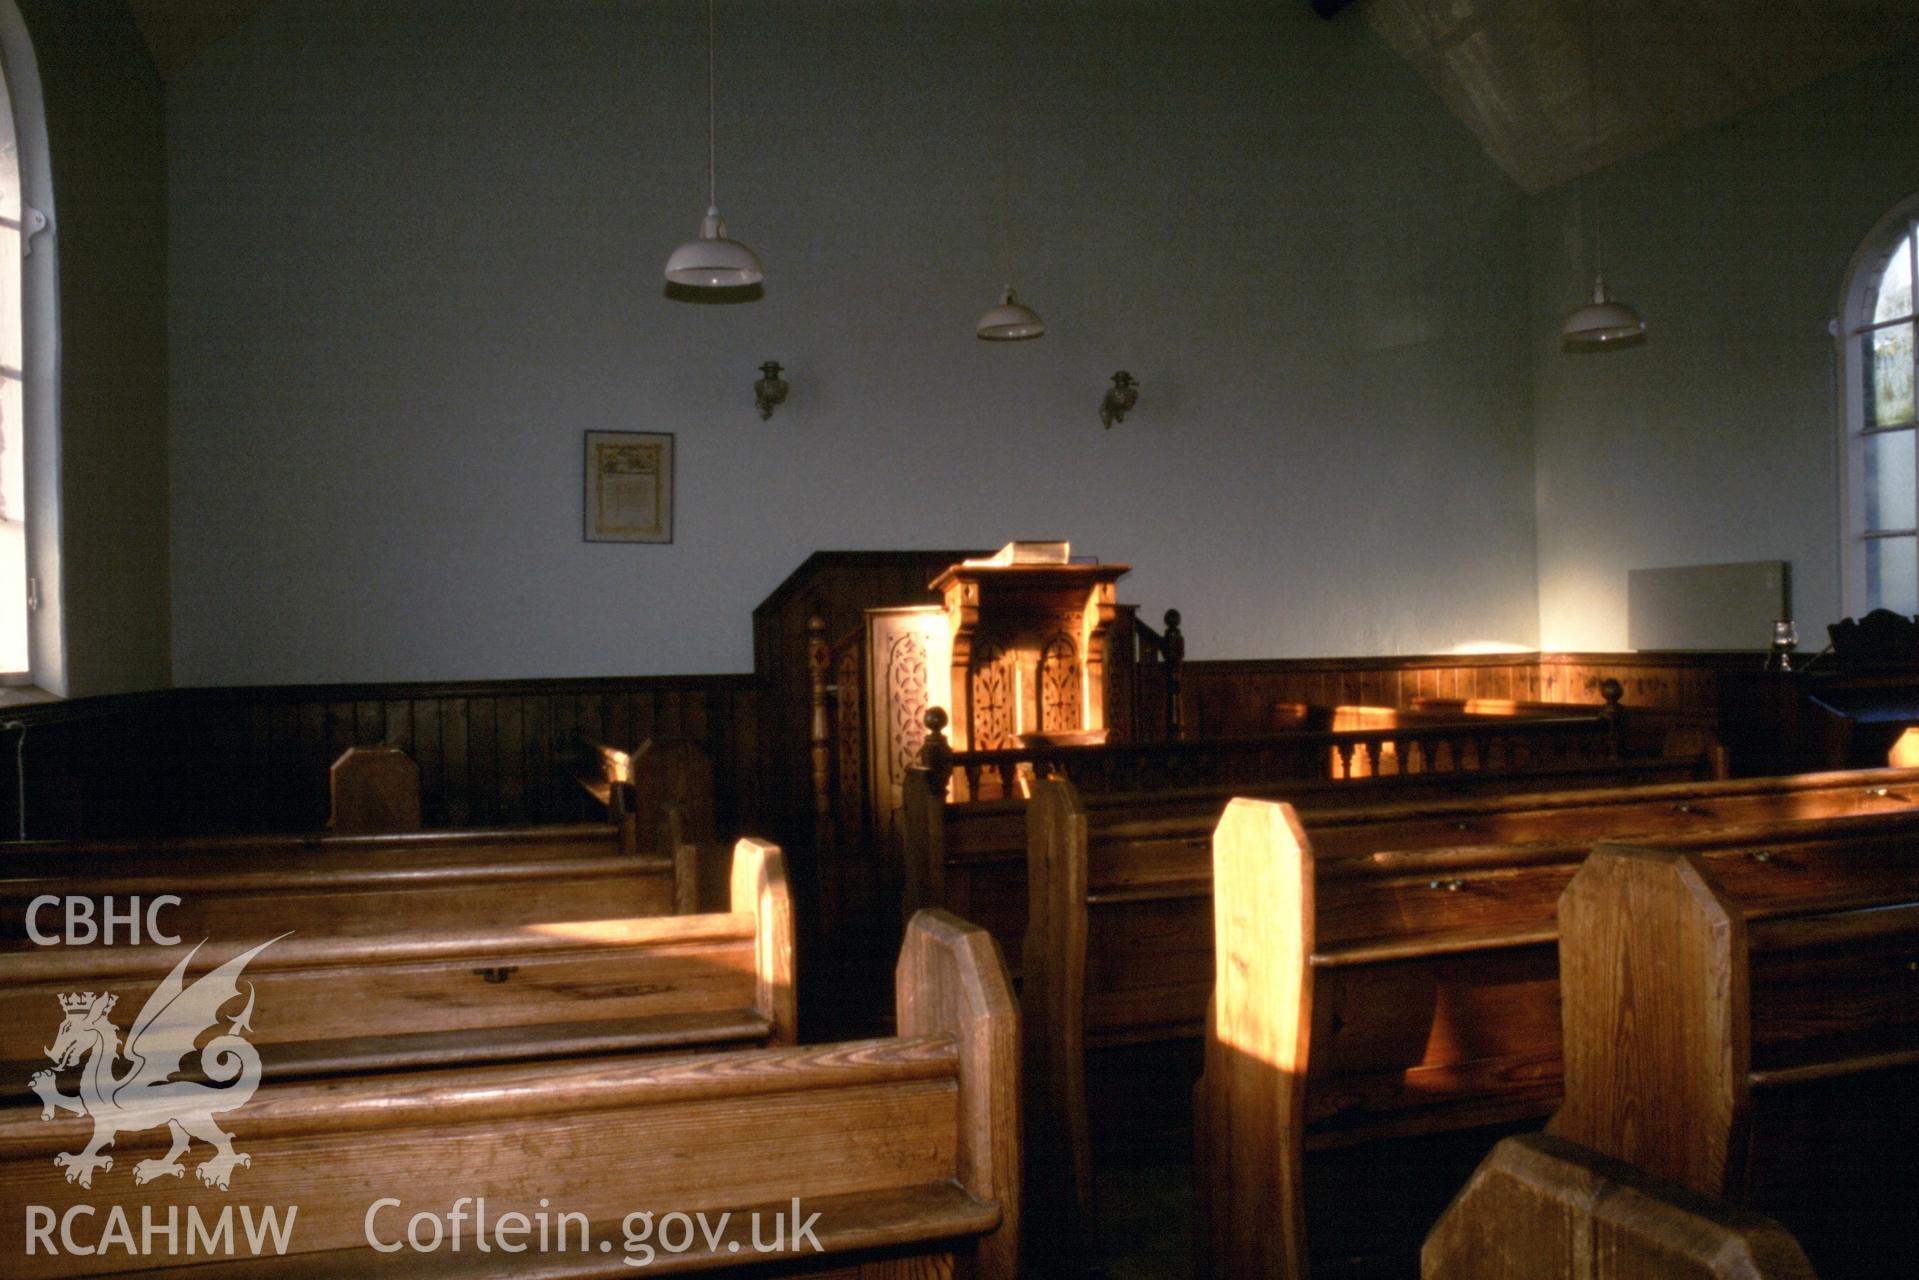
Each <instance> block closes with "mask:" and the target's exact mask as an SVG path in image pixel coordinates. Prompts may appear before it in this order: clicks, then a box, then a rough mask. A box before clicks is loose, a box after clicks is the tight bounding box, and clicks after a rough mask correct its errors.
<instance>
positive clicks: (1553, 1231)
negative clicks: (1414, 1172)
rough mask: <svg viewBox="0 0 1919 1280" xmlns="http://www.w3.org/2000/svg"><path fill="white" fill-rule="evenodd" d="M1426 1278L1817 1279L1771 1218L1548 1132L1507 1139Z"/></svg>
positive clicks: (1428, 1260) (1475, 1179)
mask: <svg viewBox="0 0 1919 1280" xmlns="http://www.w3.org/2000/svg"><path fill="white" fill-rule="evenodd" d="M1420 1276H1421V1280H1534V1278H1535V1277H1540V1276H1567V1277H1571V1276H1579V1277H1590V1280H1816V1277H1815V1276H1814V1274H1813V1270H1812V1264H1811V1263H1810V1262H1808V1261H1807V1259H1806V1255H1805V1252H1804V1251H1803V1250H1802V1249H1801V1248H1800V1247H1799V1243H1798V1242H1797V1241H1796V1240H1794V1239H1793V1237H1792V1235H1791V1234H1790V1233H1789V1232H1787V1231H1786V1229H1785V1228H1784V1227H1782V1226H1780V1225H1779V1224H1778V1223H1777V1222H1774V1221H1773V1220H1772V1219H1770V1218H1767V1217H1764V1216H1762V1215H1760V1214H1757V1213H1753V1212H1751V1211H1749V1210H1744V1209H1739V1208H1736V1207H1734V1206H1732V1205H1729V1204H1727V1203H1726V1202H1725V1201H1723V1200H1717V1199H1713V1198H1710V1197H1706V1196H1702V1195H1699V1194H1698V1193H1696V1192H1693V1191H1690V1190H1688V1189H1687V1188H1685V1187H1682V1186H1680V1185H1678V1184H1677V1183H1672V1182H1668V1181H1665V1180H1662V1179H1659V1178H1655V1177H1653V1176H1651V1175H1650V1174H1647V1173H1646V1172H1645V1171H1644V1170H1641V1169H1638V1168H1635V1167H1634V1166H1632V1165H1629V1164H1626V1163H1624V1162H1622V1161H1618V1160H1612V1159H1609V1158H1607V1157H1605V1156H1602V1155H1600V1154H1599V1153H1597V1152H1595V1151H1592V1150H1589V1149H1588V1148H1585V1147H1581V1146H1579V1145H1577V1144H1575V1143H1571V1142H1567V1141H1565V1140H1564V1139H1561V1138H1554V1137H1550V1136H1548V1135H1545V1134H1527V1135H1524V1136H1521V1137H1513V1138H1506V1139H1504V1140H1503V1141H1501V1142H1500V1143H1499V1144H1498V1145H1497V1146H1495V1147H1494V1148H1493V1150H1492V1153H1491V1154H1490V1155H1488V1156H1487V1157H1486V1159H1485V1160H1484V1161H1483V1162H1482V1163H1481V1164H1480V1166H1479V1168H1478V1169H1476V1170H1474V1171H1473V1175H1472V1178H1471V1179H1470V1180H1469V1181H1468V1182H1467V1183H1466V1186H1465V1187H1464V1188H1463V1189H1462V1190H1461V1191H1460V1193H1459V1195H1458V1196H1457V1197H1455V1198H1454V1200H1453V1202H1452V1204H1451V1205H1450V1206H1449V1207H1448V1208H1447V1210H1446V1212H1445V1214H1444V1216H1442V1217H1441V1218H1440V1220H1439V1222H1438V1223H1437V1224H1436V1225H1435V1226H1434V1227H1433V1229H1432V1232H1431V1233H1430V1234H1429V1235H1428V1236H1427V1237H1426V1243H1425V1247H1424V1248H1423V1249H1422V1250H1421V1251H1420Z"/></svg>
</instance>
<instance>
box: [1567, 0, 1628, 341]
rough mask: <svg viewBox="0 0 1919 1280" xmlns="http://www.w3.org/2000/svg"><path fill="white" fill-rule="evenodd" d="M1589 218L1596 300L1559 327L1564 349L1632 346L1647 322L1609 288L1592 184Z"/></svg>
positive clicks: (1594, 96)
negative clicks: (1591, 229)
mask: <svg viewBox="0 0 1919 1280" xmlns="http://www.w3.org/2000/svg"><path fill="white" fill-rule="evenodd" d="M1595 3H1596V0H1586V145H1587V147H1589V148H1592V149H1594V150H1597V148H1598V146H1599V83H1598V75H1597V72H1596V71H1595V64H1596V62H1597V60H1598V53H1597V51H1596V50H1597V45H1598V37H1597V35H1596V29H1595V27H1594V25H1593V5H1594V4H1595ZM1585 205H1586V216H1587V221H1588V222H1589V223H1590V224H1591V225H1592V228H1593V296H1592V301H1591V302H1588V303H1586V304H1585V305H1583V306H1580V307H1577V308H1575V309H1574V311H1573V313H1572V314H1571V315H1569V316H1567V317H1566V324H1565V327H1564V328H1562V329H1561V330H1560V331H1559V346H1560V349H1561V350H1562V351H1570V352H1582V351H1605V350H1607V349H1608V348H1611V347H1630V346H1635V345H1637V344H1639V343H1642V342H1644V341H1645V340H1646V322H1645V321H1644V320H1642V319H1641V318H1640V316H1639V313H1638V312H1637V311H1634V310H1633V309H1632V307H1630V306H1629V305H1627V304H1626V303H1624V302H1616V301H1614V300H1613V297H1612V295H1611V294H1610V293H1608V292H1607V290H1606V271H1605V260H1604V257H1603V255H1602V253H1601V251H1600V244H1599V224H1598V220H1597V218H1595V217H1594V216H1593V213H1592V207H1593V199H1592V193H1591V188H1590V186H1589V187H1588V189H1587V191H1586V193H1585Z"/></svg>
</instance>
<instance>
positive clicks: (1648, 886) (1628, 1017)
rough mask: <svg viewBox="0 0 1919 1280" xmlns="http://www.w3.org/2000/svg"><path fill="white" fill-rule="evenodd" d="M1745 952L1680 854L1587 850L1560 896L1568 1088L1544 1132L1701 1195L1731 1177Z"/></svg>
mask: <svg viewBox="0 0 1919 1280" xmlns="http://www.w3.org/2000/svg"><path fill="white" fill-rule="evenodd" d="M1649 939H1659V940H1660V944H1659V945H1657V946H1652V945H1635V944H1636V943H1644V942H1645V941H1647V940H1649ZM1745 952H1746V925H1745V918H1744V916H1743V915H1742V914H1741V913H1740V911H1739V910H1738V908H1737V907H1735V906H1734V905H1733V904H1732V903H1730V902H1729V901H1728V900H1727V899H1726V898H1725V897H1724V896H1723V895H1722V894H1721V893H1720V892H1719V890H1718V889H1717V888H1716V887H1715V886H1714V885H1713V884H1712V883H1711V882H1710V881H1708V880H1707V879H1706V878H1705V876H1704V875H1702V874H1701V873H1700V869H1699V867H1698V866H1697V865H1696V864H1695V863H1694V862H1693V860H1692V859H1691V858H1690V857H1689V856H1687V855H1686V854H1683V853H1678V852H1673V851H1668V850H1661V849H1649V848H1639V847H1634V846H1629V845H1616V844H1604V845H1600V846H1599V847H1598V848H1596V849H1594V850H1593V852H1592V855H1591V856H1590V857H1588V858H1587V859H1586V860H1585V862H1583V863H1582V864H1581V865H1580V868H1579V870H1578V871H1577V872H1576V873H1575V874H1574V875H1573V878H1572V880H1571V882H1570V883H1568V884H1567V886H1566V888H1565V891H1564V892H1563V893H1562V894H1561V895H1560V899H1559V989H1560V997H1561V1010H1562V1024H1561V1025H1562V1032H1561V1043H1562V1061H1563V1062H1564V1064H1565V1079H1566V1081H1567V1089H1566V1097H1565V1101H1564V1103H1563V1104H1562V1105H1561V1106H1560V1109H1559V1112H1558V1114H1557V1115H1555V1116H1554V1117H1553V1120H1552V1123H1551V1126H1550V1129H1549V1131H1550V1132H1551V1133H1553V1134H1556V1135H1558V1136H1559V1137H1562V1138H1565V1139H1567V1140H1569V1141H1571V1142H1576V1143H1579V1144H1581V1145H1582V1146H1586V1147H1589V1148H1592V1149H1595V1150H1598V1151H1602V1152H1605V1153H1606V1154H1608V1155H1612V1156H1615V1157H1617V1158H1619V1159H1622V1160H1625V1161H1627V1162H1629V1163H1631V1164H1633V1165H1636V1166H1638V1167H1640V1168H1643V1169H1645V1170H1647V1171H1648V1172H1649V1173H1651V1174H1653V1175H1654V1176H1656V1177H1661V1178H1666V1179H1670V1180H1672V1181H1674V1182H1677V1183H1679V1184H1681V1185H1683V1186H1687V1187H1691V1188H1692V1189H1694V1190H1695V1191H1699V1192H1701V1193H1703V1194H1707V1195H1722V1194H1725V1193H1726V1192H1727V1191H1728V1190H1730V1189H1731V1188H1732V1187H1733V1186H1735V1185H1737V1184H1738V1183H1739V1182H1741V1181H1742V1179H1743V1174H1744V1170H1743V1167H1742V1155H1741V1153H1742V1151H1743V1150H1744V1147H1745V1143H1744V1141H1743V1135H1744V1133H1745V1131H1746V1127H1747V1124H1748V1121H1749V1118H1750V1110H1751V1089H1750V1085H1749V1083H1748V1078H1749V1069H1750V1063H1749V1061H1748V1060H1747V1057H1748V1054H1749V1053H1750V1041H1749V1039H1748V1037H1747V1036H1746V1035H1744V1034H1743V1030H1742V1029H1743V1028H1744V1027H1745V1026H1746V1025H1747V1024H1748V1022H1749V1020H1750V1017H1751V1014H1750V1005H1751V992H1750V990H1749V986H1748V973H1747V969H1746V966H1745V964H1744V955H1745Z"/></svg>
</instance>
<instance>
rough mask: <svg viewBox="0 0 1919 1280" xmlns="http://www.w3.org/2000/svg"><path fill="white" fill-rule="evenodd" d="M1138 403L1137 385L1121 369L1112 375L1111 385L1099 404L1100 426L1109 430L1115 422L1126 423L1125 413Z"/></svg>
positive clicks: (1128, 374) (1131, 376)
mask: <svg viewBox="0 0 1919 1280" xmlns="http://www.w3.org/2000/svg"><path fill="white" fill-rule="evenodd" d="M1138 403H1139V383H1137V382H1135V381H1134V380H1133V375H1132V374H1130V373H1128V372H1126V370H1124V369H1121V370H1120V371H1119V372H1118V373H1116V374H1114V375H1113V385H1112V386H1111V387H1109V388H1108V389H1107V391H1106V398H1105V399H1104V400H1102V401H1100V404H1099V420H1100V424H1101V425H1102V426H1104V427H1106V428H1107V430H1109V431H1110V430H1111V429H1112V426H1113V424H1114V423H1115V422H1124V421H1126V413H1127V411H1128V410H1130V409H1131V408H1132V407H1133V406H1134V405H1136V404H1138Z"/></svg>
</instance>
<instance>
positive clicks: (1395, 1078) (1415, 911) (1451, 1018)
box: [1029, 784, 1919, 1276]
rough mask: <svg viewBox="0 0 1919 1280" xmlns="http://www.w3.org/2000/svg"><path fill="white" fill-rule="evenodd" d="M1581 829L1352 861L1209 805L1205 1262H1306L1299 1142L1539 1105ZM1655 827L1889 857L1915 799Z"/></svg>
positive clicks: (1261, 812)
mask: <svg viewBox="0 0 1919 1280" xmlns="http://www.w3.org/2000/svg"><path fill="white" fill-rule="evenodd" d="M1735 785H1737V784H1735ZM1874 790H1875V791H1877V790H1878V789H1877V788H1875V789H1874ZM1861 799H1862V801H1863V802H1866V803H1867V804H1874V803H1883V802H1885V801H1888V800H1895V799H1896V793H1893V794H1888V795H1886V796H1879V795H1876V794H1874V795H1866V794H1864V793H1863V792H1862V793H1861ZM1899 803H1901V805H1902V807H1903V802H1899ZM1674 816H1675V817H1680V818H1684V817H1689V816H1690V815H1684V814H1675V815H1674ZM1589 825H1590V824H1589V823H1588V822H1585V821H1582V822H1581V823H1579V824H1577V825H1576V827H1575V830H1576V831H1579V832H1580V833H1581V834H1579V835H1578V836H1576V837H1575V838H1574V839H1572V840H1570V841H1567V842H1554V841H1550V840H1545V841H1528V842H1522V843H1519V844H1509V845H1497V844H1494V845H1479V846H1461V847H1451V848H1446V847H1441V848H1431V849H1424V850H1421V849H1411V850H1406V849H1403V848H1402V849H1392V848H1391V846H1388V847H1387V848H1386V849H1385V850H1381V851H1379V852H1376V853H1373V854H1371V855H1368V854H1366V853H1365V851H1364V846H1363V845H1362V846H1360V847H1358V848H1352V847H1348V848H1346V849H1344V850H1340V849H1338V845H1339V841H1338V840H1337V839H1336V838H1328V839H1327V840H1325V841H1323V842H1322V841H1321V840H1319V838H1318V835H1317V833H1316V832H1314V831H1313V830H1312V829H1311V828H1310V826H1302V824H1301V818H1300V816H1299V815H1298V814H1297V813H1296V812H1294V811H1293V810H1292V809H1291V808H1290V807H1289V806H1285V805H1275V804H1271V803H1267V802H1262V801H1250V800H1236V801H1234V802H1233V804H1232V805H1230V806H1229V807H1228V808H1227V810H1226V813H1225V815H1224V816H1223V817H1222V819H1221V822H1220V824H1219V828H1218V830H1217V832H1216V833H1215V836H1214V842H1213V885H1212V888H1213V890H1214V892H1213V893H1212V895H1211V901H1212V918H1213V925H1214V933H1215V941H1216V944H1217V945H1216V948H1215V952H1214V964H1213V978H1214V992H1213V1002H1212V1006H1211V1009H1210V1011H1209V1029H1208V1036H1207V1044H1206V1066H1205V1074H1204V1078H1203V1080H1202V1083H1201V1088H1200V1091H1199V1094H1198V1097H1197V1103H1196V1107H1197V1118H1196V1124H1197V1127H1198V1129H1199V1131H1200V1133H1201V1135H1202V1138H1204V1136H1205V1135H1208V1134H1211V1135H1218V1134H1228V1133H1229V1134H1233V1135H1235V1140H1234V1141H1233V1142H1232V1143H1230V1144H1225V1143H1219V1142H1202V1144H1201V1145H1202V1152H1201V1170H1200V1173H1199V1175H1198V1179H1199V1182H1200V1185H1201V1187H1202V1192H1203V1194H1202V1200H1203V1202H1205V1203H1207V1204H1209V1205H1211V1206H1212V1208H1211V1210H1210V1212H1209V1222H1210V1226H1209V1229H1208V1233H1207V1239H1208V1241H1209V1243H1210V1248H1211V1251H1212V1256H1213V1257H1214V1258H1216V1259H1218V1265H1219V1267H1220V1269H1221V1272H1222V1273H1223V1274H1231V1275H1241V1274H1244V1275H1263V1276H1301V1275H1304V1274H1305V1267H1306V1241H1305V1218H1304V1213H1305V1206H1304V1198H1303V1191H1302V1182H1301V1171H1302V1167H1303V1164H1304V1162H1305V1157H1306V1153H1307V1152H1308V1151H1309V1150H1311V1149H1314V1148H1319V1147H1331V1146H1341V1145H1352V1144H1356V1143H1363V1142H1372V1141H1377V1140H1380V1139H1385V1138H1394V1137H1399V1136H1405V1135H1409V1134H1419V1133H1442V1132H1452V1131H1459V1130H1464V1129H1470V1128H1474V1127H1477V1126H1481V1125H1489V1124H1500V1123H1509V1122H1514V1121H1519V1120H1524V1119H1527V1118H1530V1117H1535V1116H1543V1115H1546V1114H1549V1113H1550V1112H1551V1110H1552V1109H1553V1107H1554V1106H1555V1105H1556V1102H1557V1099H1558V1097H1559V1092H1560V1079H1559V1077H1560V1057H1559V1042H1560V1035H1559V1031H1560V1028H1559V1009H1558V999H1559V983H1558V964H1557V961H1558V956H1557V952H1556V950H1555V946H1554V942H1555V937H1556V926H1555V918H1554V906H1555V905H1556V903H1557V899H1558V896H1559V893H1560V891H1561V890H1562V889H1564V887H1565V886H1566V884H1567V883H1568V882H1569V881H1570V880H1571V878H1572V875H1573V873H1574V871H1576V870H1577V868H1578V866H1579V864H1580V863H1581V862H1583V861H1584V858H1585V854H1586V850H1587V846H1588V843H1589V841H1590V839H1591V837H1590V836H1589V835H1587V834H1584V832H1585V829H1586V827H1587V826H1589ZM1661 839H1662V840H1664V841H1665V842H1667V843H1671V844H1673V845H1675V846H1678V847H1684V848H1687V849H1689V850H1693V851H1699V852H1706V851H1712V850H1725V851H1728V852H1729V855H1730V856H1732V857H1734V858H1738V857H1743V856H1744V854H1745V852H1746V851H1750V850H1753V849H1756V848H1762V847H1769V848H1773V849H1780V850H1789V851H1790V850H1799V851H1802V852H1803V851H1804V850H1808V849H1812V850H1816V849H1819V848H1824V847H1826V846H1828V845H1830V844H1833V843H1834V842H1853V843H1856V844H1858V845H1860V846H1861V847H1872V848H1882V849H1899V848H1902V847H1904V845H1905V844H1909V843H1911V842H1912V841H1914V840H1915V839H1919V812H1914V811H1910V810H1908V811H1907V812H1884V813H1876V814H1875V813H1865V814H1855V815H1853V816H1846V817H1836V818H1827V819H1821V820H1814V821H1805V820H1788V821H1781V822H1756V823H1752V824H1749V825H1741V826H1705V827H1703V828H1701V829H1698V830H1695V831H1691V832H1689V833H1686V834H1672V835H1665V836H1662V837H1661ZM1322 843H1323V844H1324V845H1325V846H1327V847H1326V848H1325V849H1323V850H1322V849H1320V848H1318V847H1317V846H1319V845H1320V844H1322ZM1793 856H1799V855H1797V854H1794V855H1793ZM1806 856H1812V855H1811V854H1807V855H1806ZM1031 972H1032V970H1031V966H1030V963H1029V975H1030V974H1031ZM1030 981H1031V978H1030V976H1029V983H1030ZM1031 1004H1032V1000H1031V998H1030V997H1029V1005H1031ZM1049 1007H1054V1006H1049ZM1247 1135H1260V1136H1259V1137H1258V1138H1256V1139H1253V1138H1249V1137H1248V1136H1247ZM1573 1136H1577V1135H1573ZM1253 1200H1257V1201H1259V1202H1261V1203H1265V1204H1268V1205H1270V1206H1271V1212H1270V1215H1269V1220H1270V1224H1271V1225H1270V1228H1269V1229H1262V1230H1258V1231H1254V1230H1252V1229H1251V1227H1250V1226H1249V1225H1248V1224H1247V1221H1246V1220H1245V1219H1244V1218H1242V1217H1239V1216H1237V1209H1238V1208H1239V1207H1243V1206H1244V1204H1246V1203H1250V1202H1251V1201H1253Z"/></svg>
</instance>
